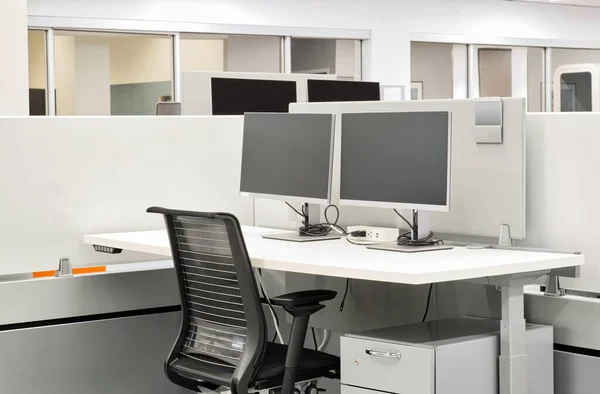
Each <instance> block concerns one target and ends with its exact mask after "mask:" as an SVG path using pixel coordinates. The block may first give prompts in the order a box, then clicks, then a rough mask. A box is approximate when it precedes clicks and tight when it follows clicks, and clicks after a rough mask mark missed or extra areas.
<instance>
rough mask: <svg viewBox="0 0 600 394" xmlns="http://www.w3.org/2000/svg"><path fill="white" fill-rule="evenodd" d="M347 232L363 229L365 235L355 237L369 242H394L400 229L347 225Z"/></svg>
mask: <svg viewBox="0 0 600 394" xmlns="http://www.w3.org/2000/svg"><path fill="white" fill-rule="evenodd" d="M346 231H347V232H348V234H350V233H353V232H354V231H365V232H366V233H367V236H366V237H360V238H359V237H357V238H355V239H357V240H362V241H369V242H394V241H396V240H397V239H398V237H399V236H400V229H397V228H391V227H372V226H348V229H347V230H346Z"/></svg>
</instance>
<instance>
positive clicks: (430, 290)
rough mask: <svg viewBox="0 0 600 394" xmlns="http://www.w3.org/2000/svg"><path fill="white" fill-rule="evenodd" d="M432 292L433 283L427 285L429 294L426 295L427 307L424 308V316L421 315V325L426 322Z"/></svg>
mask: <svg viewBox="0 0 600 394" xmlns="http://www.w3.org/2000/svg"><path fill="white" fill-rule="evenodd" d="M432 292H433V283H431V284H429V292H428V294H427V305H426V307H425V314H423V319H422V320H421V323H425V320H427V315H428V314H429V305H430V304H431V293H432Z"/></svg>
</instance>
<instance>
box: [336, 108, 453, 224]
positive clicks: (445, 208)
mask: <svg viewBox="0 0 600 394" xmlns="http://www.w3.org/2000/svg"><path fill="white" fill-rule="evenodd" d="M410 112H445V113H447V114H448V156H447V159H448V163H447V178H446V179H447V182H446V204H445V205H433V204H415V203H402V202H389V201H364V200H352V199H344V198H342V177H341V175H342V160H341V155H342V154H343V153H342V141H343V138H344V129H343V124H344V123H343V117H344V115H351V114H356V113H370V114H388V113H399V114H405V113H410ZM339 121H340V125H341V126H340V160H339V169H340V196H339V197H340V198H339V200H338V203H339V204H340V205H345V206H358V207H370V208H391V209H398V210H417V211H421V210H422V211H430V212H450V204H451V202H450V194H451V183H452V111H440V110H425V111H421V110H420V111H402V112H398V111H385V112H354V113H351V112H347V113H342V114H341V117H340V120H339Z"/></svg>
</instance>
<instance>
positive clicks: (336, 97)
mask: <svg viewBox="0 0 600 394" xmlns="http://www.w3.org/2000/svg"><path fill="white" fill-rule="evenodd" d="M379 100H380V91H379V82H357V81H336V80H326V79H309V80H308V102H309V103H325V102H333V101H379Z"/></svg>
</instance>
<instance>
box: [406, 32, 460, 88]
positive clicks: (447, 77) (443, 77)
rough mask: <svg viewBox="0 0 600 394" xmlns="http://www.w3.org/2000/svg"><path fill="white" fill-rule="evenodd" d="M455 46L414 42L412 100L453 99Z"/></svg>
mask: <svg viewBox="0 0 600 394" xmlns="http://www.w3.org/2000/svg"><path fill="white" fill-rule="evenodd" d="M453 46H454V45H453V44H438V43H427V42H412V43H411V46H410V77H411V100H420V99H451V98H453V94H454V92H453V87H454V86H453V78H454V76H453V73H452V69H453V66H452V64H453V62H452V48H453Z"/></svg>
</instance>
